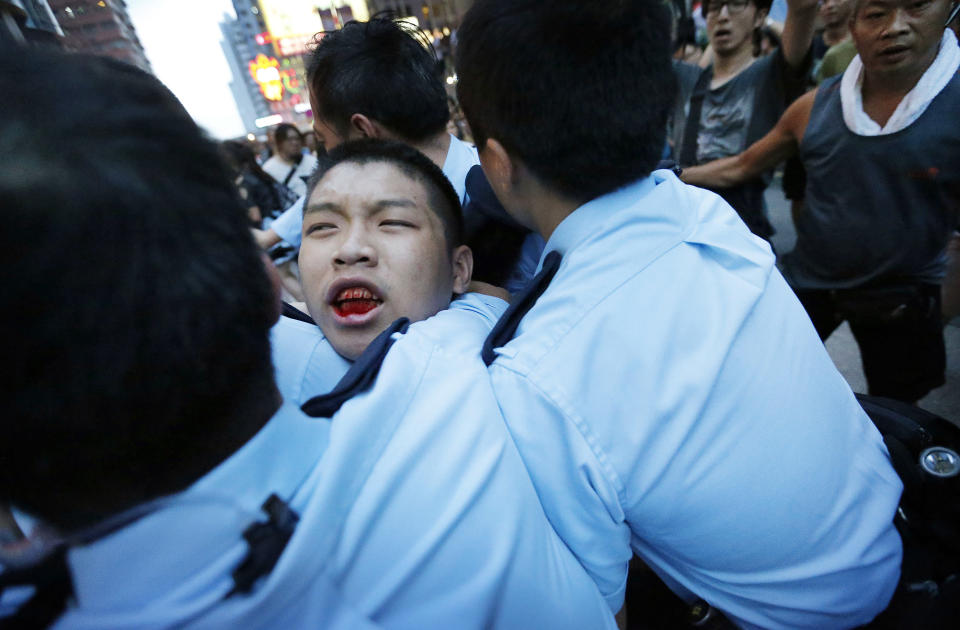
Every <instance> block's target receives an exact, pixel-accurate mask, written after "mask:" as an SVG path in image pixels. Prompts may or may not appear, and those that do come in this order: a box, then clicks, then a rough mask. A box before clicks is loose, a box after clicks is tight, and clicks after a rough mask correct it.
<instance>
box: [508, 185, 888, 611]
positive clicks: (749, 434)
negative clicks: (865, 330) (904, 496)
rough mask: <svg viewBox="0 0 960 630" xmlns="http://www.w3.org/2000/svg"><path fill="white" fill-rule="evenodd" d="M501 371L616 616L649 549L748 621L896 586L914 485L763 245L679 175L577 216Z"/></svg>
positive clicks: (667, 572)
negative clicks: (898, 518)
mask: <svg viewBox="0 0 960 630" xmlns="http://www.w3.org/2000/svg"><path fill="white" fill-rule="evenodd" d="M552 250H556V251H558V252H560V253H561V254H562V255H563V262H562V265H561V266H560V268H559V271H558V272H557V274H556V276H555V277H554V278H553V281H552V282H551V283H550V285H549V288H547V290H546V292H545V293H544V294H543V295H542V297H541V298H540V299H539V300H538V301H537V303H536V305H535V306H534V307H533V308H532V309H531V310H530V311H529V312H528V313H527V315H526V316H525V317H524V318H523V320H522V322H521V323H520V326H519V328H518V331H517V334H516V336H515V338H514V339H513V340H512V341H510V342H509V343H508V344H506V346H504V347H503V348H500V349H499V350H498V351H497V352H498V355H499V356H498V357H497V360H496V361H495V362H494V363H493V365H492V366H491V368H490V374H491V378H492V383H493V387H494V391H495V393H496V396H497V399H498V400H499V402H500V407H501V409H502V411H503V413H504V416H505V419H506V421H507V424H508V426H509V428H510V431H511V433H512V434H513V436H514V439H515V441H516V443H517V446H518V448H519V449H520V452H521V454H522V456H523V458H524V462H525V463H526V464H527V469H528V470H529V472H530V474H531V476H532V478H533V480H534V484H535V485H536V487H537V491H538V493H539V495H540V498H541V500H542V502H543V505H544V508H545V510H546V512H547V515H548V517H549V518H550V520H551V522H552V523H553V525H554V527H555V528H556V530H557V532H558V533H559V534H560V536H561V537H562V538H563V539H564V541H565V542H566V543H567V545H569V546H570V548H571V549H572V550H573V551H574V553H575V554H577V556H578V557H579V558H580V561H581V562H582V563H583V566H584V567H586V569H587V570H588V571H589V572H590V574H591V575H592V576H593V577H594V579H595V580H596V582H597V584H598V586H599V587H600V590H601V592H602V593H603V594H604V595H605V596H606V597H607V600H608V603H609V605H610V607H611V608H612V609H614V610H616V609H618V608H619V607H620V605H621V602H622V600H623V595H624V586H625V580H626V574H627V563H628V561H629V560H630V558H631V556H632V554H633V552H636V553H637V554H638V555H639V556H640V557H641V558H642V559H643V560H644V561H645V562H646V563H647V564H648V565H650V566H651V567H652V568H653V569H654V570H655V571H656V572H657V573H658V574H659V575H660V576H661V577H662V578H663V579H664V581H665V582H667V584H668V585H669V586H670V587H671V588H672V589H673V590H674V591H675V592H677V593H678V594H681V595H682V596H683V597H685V598H686V599H688V600H691V599H693V597H692V596H691V593H695V594H696V595H697V596H699V597H702V598H703V599H705V600H707V601H708V602H710V603H711V604H713V605H714V606H716V607H718V608H720V609H722V610H723V611H725V612H726V614H727V615H728V616H729V617H731V618H732V620H733V621H735V622H736V623H738V624H739V625H741V626H745V627H767V628H771V627H817V628H826V627H851V626H856V625H859V624H862V623H865V622H867V621H869V620H870V619H871V618H872V617H873V616H874V615H876V614H877V613H878V612H880V611H881V610H882V609H883V608H884V607H885V606H886V604H887V602H888V600H889V599H890V596H891V595H892V593H893V591H894V588H895V586H896V583H897V579H898V576H899V567H900V560H901V553H902V551H901V543H900V539H899V536H898V535H897V532H896V530H895V529H894V527H893V516H894V512H895V511H896V509H897V503H898V499H899V497H900V492H901V483H900V480H899V478H898V477H897V475H896V473H895V472H894V470H893V468H892V467H891V465H890V462H889V458H888V455H887V452H886V448H885V447H884V445H883V442H882V440H881V438H880V435H879V433H878V432H877V431H876V429H875V428H874V427H873V425H872V424H871V422H870V420H869V419H868V418H867V417H866V415H865V414H864V413H863V411H862V410H861V409H860V407H859V405H858V404H857V401H856V399H855V398H854V396H853V394H852V393H851V392H850V389H849V387H848V386H847V384H846V382H845V381H844V380H843V378H842V377H841V376H840V374H839V373H838V372H837V370H836V368H835V367H834V365H833V363H832V362H831V360H830V357H829V356H828V355H827V353H826V351H825V350H824V348H823V345H822V344H821V343H820V340H819V338H818V337H817V335H816V333H815V332H814V329H813V326H812V325H811V324H810V321H809V320H808V318H807V316H806V314H805V313H804V311H803V308H802V307H801V306H800V304H799V303H798V301H797V300H796V298H795V297H794V295H793V293H792V292H791V291H790V289H789V287H788V286H787V285H786V283H785V282H784V280H783V278H782V277H781V275H780V273H779V272H778V271H777V270H776V268H775V267H774V257H773V255H772V254H771V252H770V249H769V247H768V246H767V244H766V243H765V242H764V241H762V240H760V239H759V238H756V237H755V236H753V235H751V234H750V232H749V231H748V230H747V228H746V227H745V226H744V225H743V223H742V222H741V221H740V219H739V218H738V217H737V215H736V213H735V212H734V211H733V210H732V209H731V208H730V207H729V206H728V205H727V204H726V203H725V202H724V201H722V200H721V199H720V197H718V196H716V195H714V194H712V193H709V192H707V191H704V190H701V189H698V188H693V187H691V186H686V185H684V184H682V183H680V181H679V180H678V179H677V178H676V177H675V176H674V175H673V174H672V173H669V172H667V171H657V172H655V173H654V174H653V175H652V176H651V177H649V178H646V179H644V180H642V181H639V182H636V183H634V184H632V185H630V186H627V187H625V188H623V189H621V190H619V191H617V192H614V193H612V194H609V195H606V196H603V197H600V198H598V199H595V200H593V201H591V202H589V203H587V204H586V205H584V206H582V207H580V208H579V209H578V210H576V211H575V212H574V213H573V214H571V215H570V216H569V217H567V218H566V219H565V220H564V221H563V222H562V223H561V224H560V225H559V227H558V228H557V229H556V231H555V232H554V233H553V234H552V235H551V237H550V239H549V241H548V243H547V246H546V250H545V251H547V252H550V251H552Z"/></svg>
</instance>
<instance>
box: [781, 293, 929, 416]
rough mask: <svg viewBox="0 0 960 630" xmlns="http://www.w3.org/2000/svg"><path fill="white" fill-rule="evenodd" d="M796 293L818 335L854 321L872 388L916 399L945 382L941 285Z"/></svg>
mask: <svg viewBox="0 0 960 630" xmlns="http://www.w3.org/2000/svg"><path fill="white" fill-rule="evenodd" d="M796 293H797V297H798V298H800V302H801V303H802V304H803V307H804V308H805V309H806V310H807V314H808V315H809V316H810V319H811V321H812V322H813V325H814V326H815V327H816V329H817V333H818V334H819V335H820V339H822V340H824V341H825V340H826V339H827V337H829V336H830V334H831V333H832V332H833V331H834V330H836V329H837V327H838V326H839V325H840V324H842V323H843V322H844V321H848V322H849V323H850V330H851V331H852V332H853V336H854V338H855V339H856V340H857V345H858V346H860V358H861V361H862V362H863V372H864V374H865V375H866V377H867V386H868V388H869V392H868V393H869V394H871V395H873V396H886V397H888V398H896V399H897V400H903V401H905V402H910V403H913V402H916V401H917V400H919V399H920V398H922V397H923V396H924V395H926V393H927V392H929V391H930V390H931V389H933V388H934V387H938V386H940V385H943V383H944V371H945V369H946V350H945V349H944V343H943V322H942V320H941V316H940V287H939V285H935V284H919V283H915V284H909V285H886V286H875V287H869V288H858V289H837V290H797V291H796Z"/></svg>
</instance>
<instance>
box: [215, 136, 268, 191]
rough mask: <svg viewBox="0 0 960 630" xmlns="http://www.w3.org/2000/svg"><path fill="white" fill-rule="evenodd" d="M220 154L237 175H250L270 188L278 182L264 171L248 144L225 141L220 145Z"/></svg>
mask: <svg viewBox="0 0 960 630" xmlns="http://www.w3.org/2000/svg"><path fill="white" fill-rule="evenodd" d="M220 154H221V156H222V157H223V159H224V160H225V162H226V164H227V166H229V167H230V168H232V169H233V170H235V171H236V172H237V174H240V173H250V174H251V175H253V176H254V177H256V178H257V179H259V180H260V181H261V182H263V183H264V184H267V185H268V186H271V185H273V183H274V182H276V181H277V180H275V179H274V178H273V177H271V176H270V175H269V174H268V173H267V172H266V171H264V170H263V167H261V166H260V163H259V162H257V156H256V154H254V152H253V149H252V148H250V145H249V144H248V143H246V142H242V141H240V140H224V141H223V142H221V143H220Z"/></svg>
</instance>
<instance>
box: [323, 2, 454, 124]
mask: <svg viewBox="0 0 960 630" xmlns="http://www.w3.org/2000/svg"><path fill="white" fill-rule="evenodd" d="M320 35H321V36H322V38H321V39H319V41H318V42H317V43H316V45H315V47H314V49H313V50H312V51H311V53H310V54H309V57H308V59H307V82H308V83H309V84H310V91H311V93H312V94H313V95H314V96H315V97H316V99H315V100H314V105H319V108H320V111H318V112H314V115H315V116H321V117H322V118H324V119H325V120H327V121H328V122H329V123H330V124H331V125H332V126H333V127H334V128H335V129H336V130H337V131H338V132H339V133H340V134H341V135H344V136H345V135H346V132H347V129H348V128H349V125H350V117H351V116H352V115H353V114H363V115H364V116H367V117H368V118H371V119H374V120H376V121H377V122H379V123H380V124H382V125H384V126H385V127H387V128H388V129H390V130H391V131H392V132H394V133H395V134H397V135H398V136H399V137H401V138H403V139H404V140H406V141H408V142H421V141H423V140H427V139H429V138H430V137H431V136H434V135H437V134H440V133H443V132H444V131H445V130H446V127H447V121H448V120H450V111H449V110H448V108H447V92H446V89H445V88H444V86H443V81H442V80H441V78H440V75H439V73H438V71H437V58H436V55H435V54H434V52H433V48H432V46H431V45H430V42H429V40H427V39H426V37H425V35H424V34H423V33H422V32H421V31H419V30H417V29H416V28H414V27H412V26H410V25H409V24H407V23H406V22H402V21H395V20H392V19H389V18H388V17H385V16H384V14H377V15H375V16H373V17H372V18H371V19H370V21H368V22H357V21H350V22H347V23H346V24H345V25H344V26H343V28H341V29H340V30H337V31H332V32H327V33H321V34H320ZM317 100H319V103H317Z"/></svg>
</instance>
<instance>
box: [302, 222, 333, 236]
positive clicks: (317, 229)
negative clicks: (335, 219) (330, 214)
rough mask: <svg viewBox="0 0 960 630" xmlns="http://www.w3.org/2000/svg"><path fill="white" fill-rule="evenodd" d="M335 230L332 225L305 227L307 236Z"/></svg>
mask: <svg viewBox="0 0 960 630" xmlns="http://www.w3.org/2000/svg"><path fill="white" fill-rule="evenodd" d="M335 229H337V226H336V225H334V224H333V223H313V224H311V225H310V226H308V227H307V230H306V232H307V234H314V233H316V232H328V231H330V230H335Z"/></svg>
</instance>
